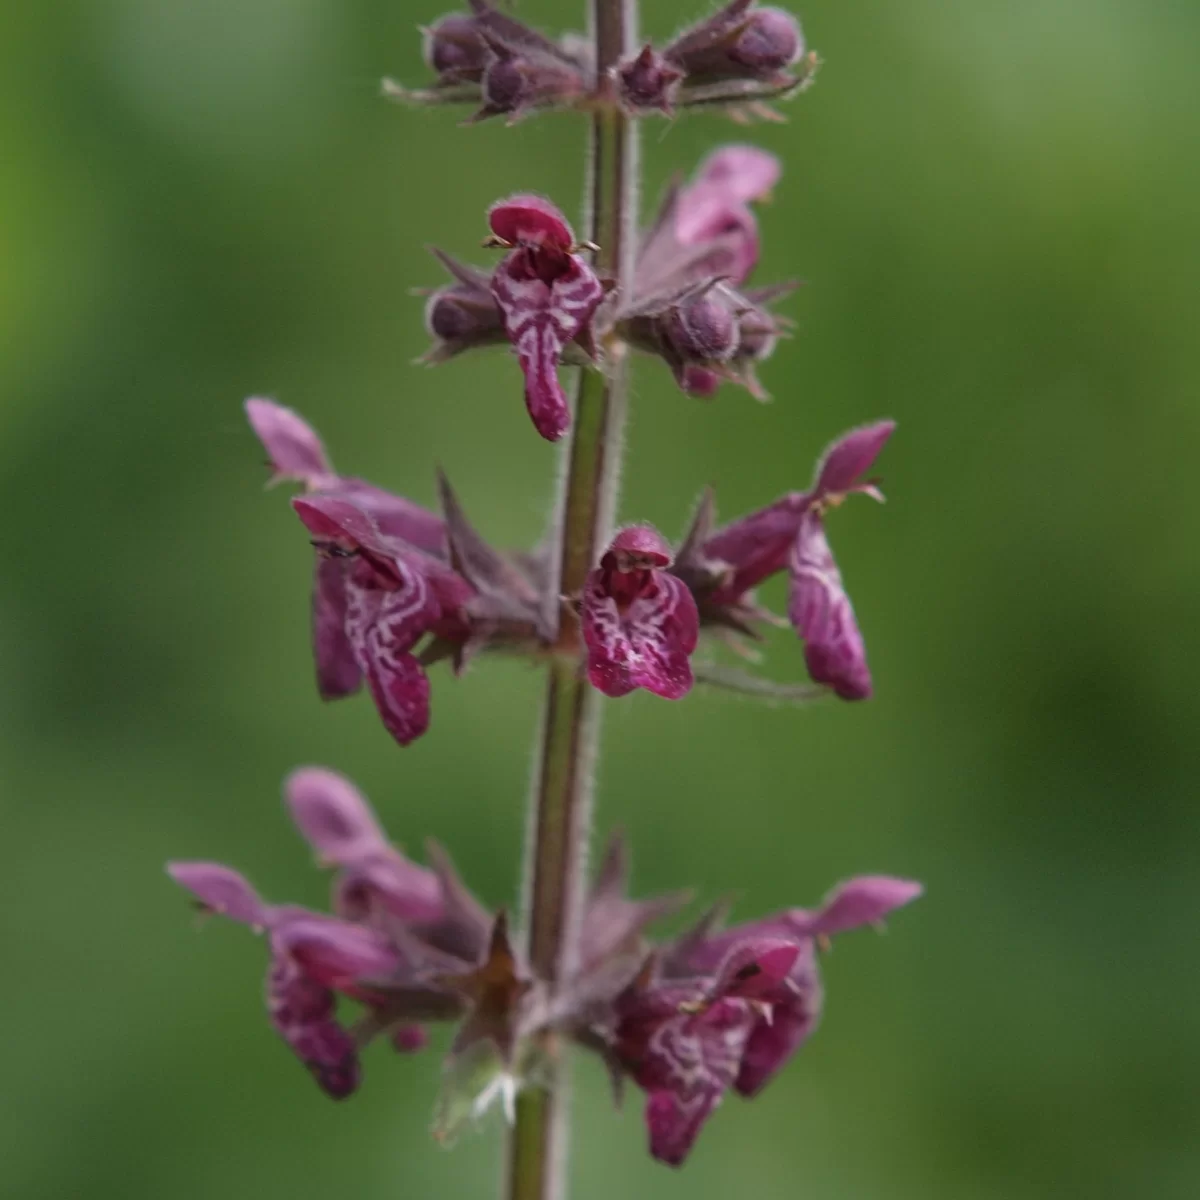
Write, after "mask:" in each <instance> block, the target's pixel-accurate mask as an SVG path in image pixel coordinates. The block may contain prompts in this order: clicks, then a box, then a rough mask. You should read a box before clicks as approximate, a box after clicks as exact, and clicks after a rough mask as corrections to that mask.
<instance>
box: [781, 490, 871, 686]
mask: <svg viewBox="0 0 1200 1200" xmlns="http://www.w3.org/2000/svg"><path fill="white" fill-rule="evenodd" d="M788 619H789V620H790V621H791V623H792V626H793V627H794V628H795V630H796V632H797V633H798V634H799V635H800V636H801V637H802V638H803V639H804V659H805V662H806V663H807V664H808V673H809V674H810V675H811V676H812V678H813V679H814V680H815V681H816V682H817V683H824V684H827V685H828V686H829V687H831V688H833V690H834V691H835V692H836V693H837V694H838V695H839V696H841V698H842V699H843V700H865V699H867V697H869V696H870V695H871V672H870V670H869V668H868V667H867V652H866V647H865V646H864V644H863V638H862V634H861V633H860V632H859V628H858V622H857V621H856V620H855V617H854V608H853V606H852V605H851V603H850V597H849V596H848V595H847V594H846V589H845V588H844V587H843V585H842V576H841V572H840V571H839V570H838V568H837V563H836V562H835V561H834V558H833V551H832V550H830V548H829V542H828V540H827V539H826V537H825V528H824V524H823V522H822V520H821V515H820V513H819V512H816V511H813V510H809V511H808V512H806V513H805V514H804V516H803V517H802V518H801V521H800V530H799V532H798V534H797V536H796V544H795V548H794V551H793V556H792V562H791V587H790V589H789V593H788Z"/></svg>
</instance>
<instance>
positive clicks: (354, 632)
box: [346, 562, 440, 746]
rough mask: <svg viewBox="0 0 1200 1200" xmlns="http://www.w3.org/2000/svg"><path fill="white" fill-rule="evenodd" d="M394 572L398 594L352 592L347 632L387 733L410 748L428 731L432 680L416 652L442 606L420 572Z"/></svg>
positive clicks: (403, 566)
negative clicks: (412, 743)
mask: <svg viewBox="0 0 1200 1200" xmlns="http://www.w3.org/2000/svg"><path fill="white" fill-rule="evenodd" d="M396 566H397V569H398V571H399V575H398V578H399V579H400V580H401V586H400V587H399V588H398V589H397V590H395V591H380V590H377V589H364V588H355V589H352V590H351V593H350V608H349V615H348V617H347V622H346V629H347V632H348V634H349V636H350V641H351V644H352V645H353V646H354V649H355V653H356V654H357V655H358V660H359V665H360V666H361V667H362V670H363V674H364V675H366V677H367V686H368V687H369V688H370V690H371V696H372V698H373V699H374V701H375V707H376V708H377V709H378V710H379V716H380V718H381V719H382V721H383V724H384V728H385V729H387V731H388V732H389V733H390V734H391V735H392V737H394V738H395V739H396V741H397V742H399V743H400V745H401V746H407V745H408V744H409V743H410V742H412V741H414V740H415V739H416V738H418V737H420V736H421V734H423V733H424V732H425V730H426V729H428V728H429V679H428V677H427V676H426V674H425V670H424V668H423V667H422V666H421V664H420V662H419V661H418V660H417V657H416V656H415V655H414V654H413V653H412V648H413V646H414V645H416V643H417V642H418V641H419V640H420V638H421V636H422V635H423V634H424V633H425V632H427V631H428V630H429V629H430V628H431V627H432V626H433V624H434V623H435V622H436V620H437V618H438V616H439V615H440V606H439V605H438V603H437V600H436V598H435V597H434V596H433V594H432V590H431V589H430V587H429V585H428V582H427V581H426V579H425V577H424V576H423V575H422V574H421V573H420V572H419V571H413V570H411V569H409V568H408V567H407V565H406V564H404V563H403V562H397V564H396Z"/></svg>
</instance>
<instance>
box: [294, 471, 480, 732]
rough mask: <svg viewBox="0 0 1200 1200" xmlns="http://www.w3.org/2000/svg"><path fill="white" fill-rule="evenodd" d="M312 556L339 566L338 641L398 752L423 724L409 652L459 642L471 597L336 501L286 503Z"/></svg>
mask: <svg viewBox="0 0 1200 1200" xmlns="http://www.w3.org/2000/svg"><path fill="white" fill-rule="evenodd" d="M292 506H293V507H294V508H295V510H296V513H297V515H298V516H299V517H300V519H301V521H303V522H304V525H305V527H306V528H307V529H308V531H309V533H310V534H311V535H312V538H313V544H314V546H316V548H317V550H318V552H319V553H321V554H324V555H325V556H327V557H329V558H332V559H334V560H336V561H341V562H344V563H345V564H346V568H345V571H344V574H343V587H344V589H345V600H346V607H345V623H344V631H345V639H346V644H347V645H348V646H349V647H350V648H351V649H352V651H353V653H354V657H355V661H356V662H357V664H358V667H359V670H360V671H361V672H362V674H363V677H364V678H365V679H366V681H367V686H368V687H369V688H370V690H371V695H372V698H373V699H374V701H375V707H376V708H377V709H378V710H379V715H380V717H381V718H382V719H383V724H384V726H385V727H386V728H387V730H388V732H389V733H390V734H391V735H392V736H393V737H394V738H395V739H396V741H398V742H399V743H400V744H401V745H402V746H407V745H408V744H409V742H411V741H413V740H414V739H415V738H417V737H419V736H420V735H421V734H422V733H424V732H425V730H426V728H427V727H428V724H429V679H428V677H427V676H426V674H425V670H424V668H423V667H422V666H421V664H420V662H419V661H418V659H417V657H416V655H415V654H414V653H413V648H414V647H415V646H416V644H417V643H418V642H419V641H420V640H421V639H422V638H423V637H424V636H425V635H426V634H434V635H441V636H448V637H454V636H456V635H457V634H459V633H462V635H463V636H465V626H466V617H465V614H464V611H463V610H464V606H465V605H466V603H467V601H468V600H469V599H470V598H471V597H472V596H473V595H474V590H473V589H472V588H471V586H470V584H468V583H467V582H466V580H465V579H463V578H462V577H461V576H460V575H459V574H458V573H457V572H455V571H454V570H452V569H451V568H450V567H449V566H448V565H447V564H445V563H444V562H442V561H441V560H439V559H438V558H435V557H434V556H433V555H431V554H427V553H425V552H424V551H421V550H418V549H417V548H416V547H414V546H412V545H410V544H408V543H406V542H403V541H401V540H400V539H398V538H390V537H387V536H386V535H384V534H383V533H381V532H380V530H379V527H378V526H377V525H376V524H375V523H374V521H372V519H371V517H370V515H369V513H367V512H366V511H364V510H363V509H362V508H360V507H358V505H357V504H355V503H354V502H353V501H352V500H350V499H347V498H346V497H345V496H343V495H342V494H339V493H319V492H318V493H310V494H308V495H306V496H298V497H296V498H295V499H294V500H293V501H292Z"/></svg>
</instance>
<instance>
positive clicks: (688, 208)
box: [617, 145, 792, 399]
mask: <svg viewBox="0 0 1200 1200" xmlns="http://www.w3.org/2000/svg"><path fill="white" fill-rule="evenodd" d="M779 173H780V166H779V160H778V159H777V158H776V157H775V156H774V155H773V154H768V153H766V151H763V150H758V149H756V148H755V147H753V146H736V145H734V146H725V147H723V148H721V149H720V150H717V151H716V152H715V153H713V154H711V155H710V156H709V157H708V158H707V159H705V161H704V162H703V163H702V164H701V166H700V168H699V170H698V171H697V172H696V176H695V178H694V179H693V180H692V182H691V183H689V184H687V185H686V186H683V187H679V186H676V187H674V188H672V189H671V190H670V191H668V193H667V196H666V198H665V199H664V201H663V203H662V206H661V207H660V209H659V213H658V216H657V217H656V219H655V221H654V224H653V225H652V226H651V227H650V229H649V230H648V231H647V232H646V233H645V234H644V235H643V237H642V241H641V245H640V247H639V249H638V259H637V272H636V277H635V284H634V295H633V296H632V297H627V298H625V299H624V300H623V302H622V303H621V305H620V307H619V311H618V313H617V322H618V329H619V330H620V332H621V333H622V334H623V335H624V336H625V337H626V338H627V339H628V340H629V341H630V343H631V344H633V345H634V346H636V347H637V348H638V349H640V350H643V351H646V352H647V353H650V354H656V355H658V356H659V357H661V358H662V359H664V360H665V361H666V363H667V364H668V366H670V368H671V371H672V373H673V374H674V376H675V380H676V382H677V383H678V384H679V386H680V387H681V388H682V389H683V390H684V391H685V392H687V393H688V394H689V395H694V396H701V397H708V396H711V395H712V394H713V393H714V392H715V391H716V389H717V387H718V386H719V384H720V383H721V382H722V381H723V380H729V381H732V382H736V383H740V384H742V385H743V386H745V387H746V388H747V389H748V390H749V391H750V392H751V394H752V395H754V396H756V397H757V398H759V399H764V398H765V393H764V392H763V391H762V388H761V387H760V385H759V383H758V380H757V378H756V377H755V374H754V366H755V364H756V363H757V362H759V361H761V360H762V359H764V358H766V357H767V356H769V355H770V353H771V352H772V350H773V349H774V347H775V343H776V341H777V340H778V338H779V336H780V334H781V333H782V332H783V322H782V321H781V319H780V318H778V317H775V316H773V315H772V314H771V313H770V312H769V311H768V307H767V306H768V305H769V304H770V303H771V301H773V300H775V299H777V298H778V297H780V296H782V295H785V294H786V293H787V292H788V291H790V290H791V286H792V285H790V284H788V285H783V286H776V287H772V288H766V289H758V290H754V291H747V290H744V289H743V288H742V285H743V284H744V283H745V281H746V279H747V278H748V277H749V276H750V274H751V272H752V271H753V270H754V268H755V266H756V264H757V262H758V255H759V243H758V224H757V222H756V221H755V218H754V214H753V212H752V211H751V210H750V207H749V204H750V202H751V201H753V200H761V199H763V198H764V197H765V196H766V195H767V194H768V193H769V192H770V190H771V188H773V187H774V185H775V183H776V182H777V181H778V179H779Z"/></svg>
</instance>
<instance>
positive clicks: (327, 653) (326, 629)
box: [312, 557, 362, 700]
mask: <svg viewBox="0 0 1200 1200" xmlns="http://www.w3.org/2000/svg"><path fill="white" fill-rule="evenodd" d="M346 608H347V598H346V578H345V564H344V563H343V562H341V561H340V560H339V559H336V558H323V557H318V558H317V565H316V569H315V570H314V572H313V594H312V639H313V661H314V663H315V664H316V670H317V691H318V692H319V693H320V696H321V699H322V700H336V699H339V698H340V697H342V696H350V695H353V694H354V693H355V692H356V691H358V689H359V688H360V687H361V686H362V671H361V669H360V668H359V665H358V659H357V658H356V657H355V654H354V647H353V646H351V645H350V639H349V638H348V637H347V636H346Z"/></svg>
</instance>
